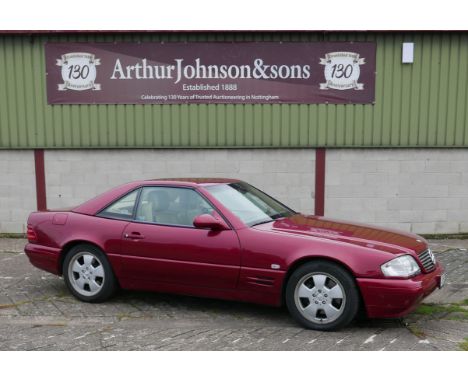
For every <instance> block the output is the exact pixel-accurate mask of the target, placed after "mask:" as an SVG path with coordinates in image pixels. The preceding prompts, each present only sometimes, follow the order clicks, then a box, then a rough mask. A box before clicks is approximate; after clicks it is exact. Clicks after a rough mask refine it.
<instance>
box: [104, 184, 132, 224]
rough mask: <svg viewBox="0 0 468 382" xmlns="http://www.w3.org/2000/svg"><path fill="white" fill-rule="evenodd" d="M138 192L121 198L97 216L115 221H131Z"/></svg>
mask: <svg viewBox="0 0 468 382" xmlns="http://www.w3.org/2000/svg"><path fill="white" fill-rule="evenodd" d="M138 191H139V190H135V191H132V192H131V193H129V194H128V195H126V196H124V197H123V198H121V199H119V200H117V201H116V202H114V203H112V204H111V205H110V206H109V207H107V208H106V209H105V210H104V211H102V212H101V213H100V214H99V216H106V217H110V218H117V219H131V218H132V216H133V209H134V207H135V201H136V197H137V195H138Z"/></svg>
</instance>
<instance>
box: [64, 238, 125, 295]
mask: <svg viewBox="0 0 468 382" xmlns="http://www.w3.org/2000/svg"><path fill="white" fill-rule="evenodd" d="M63 276H64V279H65V284H66V285H67V287H68V289H69V290H70V292H71V293H72V294H73V295H74V296H75V297H76V298H78V299H79V300H81V301H86V302H100V301H104V300H106V299H108V298H109V297H111V296H112V294H113V293H114V291H115V288H116V280H115V276H114V273H113V272H112V268H111V266H110V264H109V261H108V260H107V257H106V255H105V254H104V253H103V252H102V251H101V250H99V249H98V248H96V247H93V246H92V245H88V244H80V245H77V246H76V247H73V248H72V249H71V250H70V251H68V253H67V254H66V256H65V259H64V262H63Z"/></svg>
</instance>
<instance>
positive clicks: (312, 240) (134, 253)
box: [25, 179, 444, 330]
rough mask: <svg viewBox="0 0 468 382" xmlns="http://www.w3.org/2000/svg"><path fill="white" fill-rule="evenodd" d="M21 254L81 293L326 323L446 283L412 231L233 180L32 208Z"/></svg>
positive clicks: (381, 308) (156, 183)
mask: <svg viewBox="0 0 468 382" xmlns="http://www.w3.org/2000/svg"><path fill="white" fill-rule="evenodd" d="M27 237H28V241H29V243H28V244H27V245H26V248H25V252H26V254H27V256H28V257H29V259H30V261H31V263H32V264H33V265H35V266H36V267H38V268H41V269H43V270H46V271H48V272H51V273H54V274H56V275H63V278H64V280H65V283H66V285H67V287H68V288H69V290H70V292H71V293H72V294H73V295H74V296H76V298H78V299H80V300H82V301H86V302H99V301H103V300H106V299H108V298H110V297H111V296H112V294H113V293H114V292H115V291H116V289H117V288H118V287H121V288H124V289H139V290H150V291H158V292H169V293H180V294H188V295H194V296H205V297H211V298H220V299H231V300H241V301H248V302H253V303H259V304H268V305H275V306H280V305H282V304H286V306H287V307H288V309H289V312H290V313H291V315H292V316H293V317H294V318H295V319H296V320H297V321H298V322H299V323H300V324H302V325H303V326H305V327H307V328H311V329H317V330H334V329H338V328H341V327H343V326H345V325H348V324H349V323H350V322H351V321H352V320H353V318H354V317H355V316H356V314H357V312H358V310H359V309H362V310H363V311H364V312H365V313H366V314H367V316H368V317H382V318H383V317H388V318H390V317H400V316H403V315H405V314H407V313H408V312H410V311H411V310H412V309H414V308H415V307H416V305H417V304H418V303H419V302H420V301H421V300H422V299H423V298H424V297H425V296H427V295H428V294H430V293H431V292H432V291H434V289H435V288H437V287H442V285H443V283H444V274H443V268H442V266H441V265H440V263H439V262H437V261H436V259H435V257H434V255H433V253H432V252H431V250H430V248H428V245H427V242H426V241H425V240H424V239H423V238H422V237H419V236H417V235H413V234H410V233H404V232H399V231H395V230H388V229H380V228H376V227H372V226H368V225H363V224H355V223H350V222H343V221H336V220H330V219H325V218H322V217H317V216H306V215H302V214H300V213H298V212H295V211H293V210H292V209H290V208H288V207H286V206H285V205H284V204H282V203H280V202H279V201H277V200H275V199H273V198H272V197H270V196H268V195H267V194H265V193H264V192H262V191H260V190H258V189H257V188H255V187H253V186H251V185H249V184H247V183H245V182H242V181H239V180H234V179H161V180H149V181H139V182H132V183H128V184H125V185H122V186H120V187H117V188H115V189H112V190H110V191H108V192H106V193H104V194H102V195H100V196H98V197H96V198H94V199H92V200H90V201H88V202H86V203H84V204H82V205H80V206H78V207H76V208H74V209H71V210H64V211H45V212H33V213H32V214H31V215H30V216H29V219H28V229H27Z"/></svg>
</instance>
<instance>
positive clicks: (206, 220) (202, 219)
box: [193, 214, 229, 231]
mask: <svg viewBox="0 0 468 382" xmlns="http://www.w3.org/2000/svg"><path fill="white" fill-rule="evenodd" d="M193 226H194V227H196V228H209V229H211V230H213V231H223V230H226V229H229V227H228V226H227V224H226V223H225V222H224V221H222V220H220V219H216V218H215V217H214V216H213V215H209V214H203V215H198V216H195V219H193Z"/></svg>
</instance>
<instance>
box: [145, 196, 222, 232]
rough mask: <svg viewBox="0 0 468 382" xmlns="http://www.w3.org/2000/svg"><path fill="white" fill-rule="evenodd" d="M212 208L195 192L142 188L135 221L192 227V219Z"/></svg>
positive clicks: (209, 212) (208, 212)
mask: <svg viewBox="0 0 468 382" xmlns="http://www.w3.org/2000/svg"><path fill="white" fill-rule="evenodd" d="M212 212H213V208H212V207H211V206H210V205H209V203H208V202H207V201H206V200H205V199H204V198H203V197H202V196H200V194H198V193H197V192H196V191H194V190H191V189H188V188H178V187H144V188H143V190H142V192H141V196H140V202H139V204H138V208H137V214H136V220H138V221H142V222H150V223H158V224H168V225H182V226H189V227H193V219H194V218H195V216H198V215H201V214H211V213H212Z"/></svg>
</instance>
